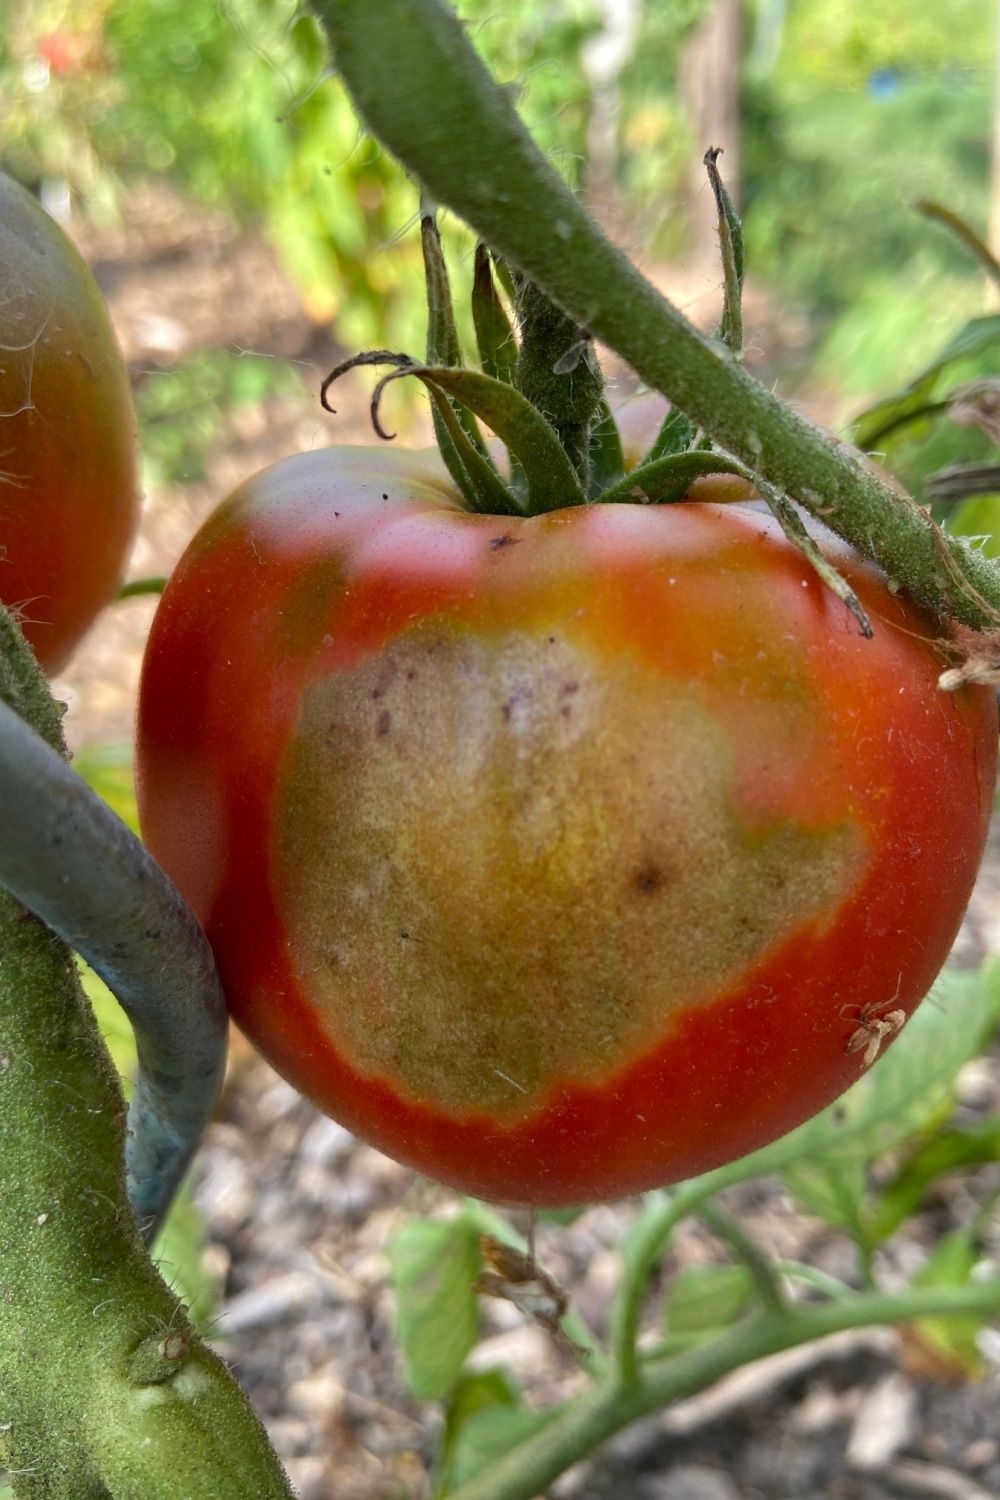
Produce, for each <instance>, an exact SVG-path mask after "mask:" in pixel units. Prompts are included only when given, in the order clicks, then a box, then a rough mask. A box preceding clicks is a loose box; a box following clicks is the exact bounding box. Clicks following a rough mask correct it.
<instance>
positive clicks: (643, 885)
mask: <svg viewBox="0 0 1000 1500" xmlns="http://www.w3.org/2000/svg"><path fill="white" fill-rule="evenodd" d="M666 883H667V877H666V875H665V874H664V872H663V870H661V869H660V867H659V865H654V864H645V865H640V866H639V868H638V870H636V872H635V874H634V875H633V876H632V889H633V890H635V891H638V892H639V894H640V895H642V896H655V895H656V893H657V891H662V889H663V887H664V886H665V885H666Z"/></svg>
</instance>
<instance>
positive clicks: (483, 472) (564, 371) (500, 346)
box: [320, 190, 733, 516]
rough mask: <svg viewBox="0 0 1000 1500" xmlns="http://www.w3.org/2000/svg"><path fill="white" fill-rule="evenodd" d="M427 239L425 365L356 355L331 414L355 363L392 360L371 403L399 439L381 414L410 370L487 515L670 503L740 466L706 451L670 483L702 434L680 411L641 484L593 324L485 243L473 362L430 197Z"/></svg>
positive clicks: (462, 479) (451, 458)
mask: <svg viewBox="0 0 1000 1500" xmlns="http://www.w3.org/2000/svg"><path fill="white" fill-rule="evenodd" d="M723 191H724V190H723ZM725 201H726V203H727V204H728V199H726V200H725ZM730 212H731V208H730ZM420 236H421V247H422V250H423V260H424V279H425V291H426V297H427V348H426V355H425V358H424V360H423V361H418V360H416V359H414V358H413V357H412V356H410V355H408V354H403V353H397V352H395V351H393V350H390V349H372V350H366V351H365V352H364V353H361V354H357V355H355V356H353V358H351V359H348V360H345V361H344V362H343V363H342V364H340V365H338V366H337V368H336V369H335V370H333V371H331V373H330V374H329V375H328V376H327V378H326V379H325V381H324V382H323V386H322V390H321V393H320V399H321V402H322V405H323V407H324V409H325V410H327V411H330V412H332V411H333V410H334V408H333V407H332V406H331V405H330V403H329V401H328V392H329V390H330V387H331V386H332V385H333V384H334V382H335V381H336V380H338V379H339V378H340V376H341V375H343V374H344V373H345V372H346V371H347V370H349V369H353V368H355V367H357V366H359V365H381V364H387V365H391V366H392V369H391V370H390V371H389V373H388V374H387V375H383V376H382V377H381V378H380V379H379V381H378V383H377V385H376V386H375V390H374V393H373V396H372V402H371V417H372V425H373V427H374V429H375V431H376V432H377V433H378V435H379V437H381V438H383V439H385V440H386V441H391V440H392V438H393V437H394V436H395V434H394V433H390V432H387V431H386V430H385V428H384V426H383V424H382V421H381V417H380V408H381V402H382V397H383V395H384V393H385V389H386V387H387V386H388V385H390V384H391V383H392V382H393V381H395V380H399V379H402V378H404V377H406V376H413V377H414V378H416V379H418V380H420V381H421V382H422V383H423V384H424V386H425V387H426V389H427V392H428V394H429V396H430V398H431V410H432V416H433V420H434V431H435V436H436V438H437V443H438V448H439V449H440V452H441V457H442V460H443V461H444V464H445V467H446V468H447V469H448V472H449V473H450V475H451V477H452V479H453V480H454V482H455V484H456V486H457V487H458V489H459V490H460V492H461V494H462V495H463V497H464V499H465V501H466V504H467V505H468V507H469V509H470V510H472V511H476V512H480V513H483V514H493V515H512V516H530V515H539V514H541V513H542V512H544V511H550V510H561V509H564V508H565V507H567V506H570V505H583V504H587V503H591V502H593V501H596V500H612V501H622V500H634V499H639V500H641V501H643V502H649V503H655V504H659V503H662V502H664V501H667V500H678V499H682V498H683V497H684V494H685V492H686V488H687V483H688V481H689V480H690V479H691V478H693V477H695V476H697V475H701V474H707V473H713V472H723V473H728V472H733V471H732V470H731V462H732V461H731V460H730V459H728V458H727V457H726V455H723V454H719V455H717V456H716V457H713V455H712V454H711V453H709V452H705V451H698V452H697V453H696V454H695V456H694V457H693V459H692V461H691V462H690V463H685V462H683V461H682V462H680V463H679V465H678V468H677V473H676V476H675V477H673V479H672V482H669V483H667V482H664V472H663V468H662V460H663V459H665V458H671V457H677V458H678V459H679V460H683V459H684V458H685V456H686V455H688V454H689V453H690V452H692V451H693V450H694V449H695V445H696V444H697V442H698V438H699V433H698V429H697V428H696V427H695V424H694V423H693V422H692V421H691V420H690V419H689V418H688V417H687V416H686V415H685V414H684V413H683V412H681V411H677V410H672V411H671V412H670V413H669V415H668V417H667V419H666V421H665V423H664V426H663V430H662V431H661V433H660V434H659V436H658V437H657V439H656V442H655V443H654V445H653V447H652V449H651V450H650V452H649V454H648V455H647V458H646V460H644V462H643V464H642V465H640V466H639V468H638V469H637V470H636V474H637V476H638V479H637V482H636V483H635V484H631V485H630V484H629V483H628V482H627V480H626V474H625V462H624V458H623V456H622V442H621V436H620V434H619V432H618V426H617V423H616V422H615V419H614V415H613V413H612V411H611V408H610V406H609V405H608V402H607V400H606V398H605V395H604V376H603V373H602V371H601V367H600V364H599V363H598V360H597V355H596V353H595V350H594V346H593V340H592V338H591V335H590V333H589V331H588V330H587V329H585V328H582V327H581V326H580V325H579V324H578V323H575V322H574V321H573V319H572V318H570V317H568V316H567V315H566V314H565V313H564V312H563V311H562V310H561V308H559V307H558V306H557V305H556V303H555V302H553V300H552V299H551V298H550V297H549V296H548V295H547V294H546V293H545V292H543V291H542V289H541V288H540V287H539V286H537V285H536V284H535V283H534V282H533V281H531V280H529V278H528V277H526V276H524V275H522V274H521V273H520V272H519V271H517V270H514V269H512V268H511V267H510V266H508V265H507V264H506V262H504V261H503V260H501V259H500V258H498V257H497V256H495V255H494V254H493V253H492V252H491V251H490V250H489V248H488V247H487V246H486V245H485V244H483V243H482V242H480V243H479V244H477V246H476V251H475V261H474V271H473V285H472V323H473V327H474V330H475V337H476V359H475V361H474V363H473V365H472V366H471V367H470V365H468V364H466V363H465V361H464V360H463V356H462V348H461V343H460V339H459V333H458V325H457V323H456V319H455V311H454V306H453V303H452V294H451V282H450V278H449V275H448V268H447V264H446V261H445V256H444V250H443V247H442V244H441V236H440V234H439V232H438V227H437V219H436V215H435V213H434V212H433V210H432V209H431V207H430V206H429V205H428V204H427V203H426V202H424V201H423V200H422V202H421V221H420ZM727 309H728V303H727ZM726 322H727V326H728V322H729V316H728V311H727V318H726ZM476 364H478V368H475V365H476ZM480 422H482V423H485V424H486V426H487V427H488V428H489V429H490V430H491V431H492V432H494V433H495V434H496V435H497V437H498V438H499V439H500V441H501V442H502V443H503V445H504V446H505V448H506V449H507V461H506V463H501V462H500V461H499V455H498V454H497V451H496V449H495V448H494V449H492V450H491V448H490V447H489V446H488V445H487V443H486V441H485V440H484V437H483V433H482V431H481V429H480V425H479V424H480ZM699 446H700V448H701V449H703V448H704V443H703V442H702V443H701V444H700V445H699ZM651 464H652V465H653V468H650V469H649V473H648V475H646V470H647V468H649V465H651ZM643 475H646V479H648V482H645V481H644V479H643Z"/></svg>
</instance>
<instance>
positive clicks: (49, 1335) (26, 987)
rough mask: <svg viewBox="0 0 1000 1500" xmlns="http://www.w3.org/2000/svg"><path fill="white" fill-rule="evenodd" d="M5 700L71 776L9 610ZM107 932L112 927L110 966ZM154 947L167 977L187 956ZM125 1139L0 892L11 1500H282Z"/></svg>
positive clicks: (0, 1342) (72, 1004)
mask: <svg viewBox="0 0 1000 1500" xmlns="http://www.w3.org/2000/svg"><path fill="white" fill-rule="evenodd" d="M0 696H2V698H3V699H4V701H5V703H6V705H8V707H9V708H10V709H12V710H14V711H16V712H17V713H18V714H22V715H24V716H25V718H27V719H28V720H30V721H31V723H32V724H33V725H34V726H35V729H37V731H38V732H39V734H40V735H41V739H38V744H39V745H40V746H41V748H42V749H43V750H47V751H48V753H49V755H50V756H51V757H52V758H53V759H54V760H55V762H56V764H57V765H58V766H59V767H61V768H63V769H67V768H65V767H64V764H63V762H62V761H61V760H60V759H59V755H58V753H57V752H58V751H61V750H62V735H61V729H60V722H59V712H58V710H57V708H56V705H55V703H54V702H53V700H52V698H51V696H50V694H49V692H48V688H47V685H46V683H45V680H44V678H43V677H42V674H41V672H40V671H39V669H38V666H37V664H36V663H35V661H34V658H33V657H32V655H31V652H30V650H29V649H28V647H27V645H26V643H25V642H24V639H23V637H22V636H21V635H20V632H19V631H16V630H14V629H13V627H12V626H11V622H10V617H9V615H7V614H6V612H5V611H0ZM26 732H30V731H26ZM34 738H37V736H34ZM67 774H71V773H68V770H67ZM3 805H4V810H5V811H4V821H3V825H2V827H0V845H2V848H3V857H4V858H5V859H7V858H10V857H12V856H11V844H10V828H11V818H12V817H13V816H14V815H15V814H16V813H18V812H19V809H18V808H17V807H16V806H15V805H14V803H13V802H12V800H11V797H10V796H9V795H7V794H5V795H4V797H3ZM56 805H57V804H56V803H53V802H52V800H51V799H50V790H49V789H48V788H47V787H46V786H45V785H44V784H43V785H39V786H35V787H34V789H33V791H32V795H31V798H30V800H29V802H28V809H29V812H30V813H31V814H32V815H33V817H35V818H37V820H38V823H39V825H40V826H41V827H46V826H48V827H49V828H50V831H54V829H53V826H52V825H51V824H48V823H47V820H48V818H49V817H50V816H51V815H52V814H53V809H54V807H55V806H56ZM134 877H135V879H134V890H133V894H134V895H135V896H136V899H137V900H138V901H139V902H140V903H141V901H142V899H143V893H142V888H143V886H144V884H146V883H147V882H148V878H149V872H148V870H147V869H146V868H145V867H144V866H143V865H142V864H141V863H138V862H137V864H136V866H135V870H134ZM120 915H122V917H123V920H124V914H120ZM116 936H117V927H116V924H115V921H114V914H109V926H108V929H107V932H106V933H105V937H104V946H105V949H106V951H107V952H109V953H111V952H113V950H114V947H115V942H116ZM157 951H158V952H159V962H160V964H161V965H166V966H167V967H171V966H172V967H173V968H175V969H176V978H177V979H178V980H180V979H181V978H182V971H183V966H184V964H185V962H186V961H187V958H186V956H185V954H184V953H183V951H182V952H181V953H180V954H179V955H171V954H169V953H166V952H164V951H163V950H162V949H160V950H157ZM172 958H173V963H172ZM125 1136H126V1126H125V1101H124V1099H123V1097H122V1093H121V1086H120V1084H119V1081H118V1076H117V1074H116V1073H115V1070H114V1067H113V1065H112V1063H111V1060H110V1058H109V1057H108V1054H107V1050H106V1049H105V1047H104V1045H103V1043H102V1041H101V1038H100V1035H99V1033H98V1031H97V1027H96V1024H95V1022H94V1018H93V1015H92V1013H91V1010H90V1007H89V1004H88V1002H87V999H86V997H85V995H84V993H83V989H82V987H81V985H80V980H79V975H78V973H77V969H76V965H75V963H74V960H73V957H72V954H71V953H70V951H69V949H68V948H67V947H66V946H65V945H64V944H63V943H62V942H61V941H60V940H59V939H58V938H56V937H54V936H53V934H52V932H51V931H50V930H49V929H48V928H47V927H45V926H43V925H42V923H41V922H40V921H39V920H38V919H37V918H35V917H34V916H32V915H31V914H30V913H29V912H28V911H27V910H26V909H25V908H24V906H22V905H21V904H20V902H19V901H17V900H16V899H15V897H14V896H13V895H11V894H10V893H9V892H8V891H6V890H2V889H0V1141H2V1146H3V1149H2V1151H0V1247H2V1254H0V1266H2V1280H3V1298H2V1301H0V1308H2V1311H0V1421H2V1446H3V1454H4V1459H5V1461H6V1464H7V1467H8V1470H9V1472H10V1475H11V1479H12V1483H13V1488H14V1494H15V1495H16V1496H17V1500H137V1497H139V1496H142V1500H291V1495H292V1491H291V1489H290V1488H289V1485H288V1482H287V1480H286V1478H285V1476H284V1475H283V1474H282V1471H281V1468H280V1466H279V1464H278V1461H277V1459H276V1457H275V1455H274V1453H273V1451H272V1449H271V1447H270V1445H269V1444H268V1442H267V1438H266V1437H265V1435H264V1432H263V1429H262V1428H261V1426H260V1423H259V1422H258V1420H257V1418H256V1417H255V1416H254V1414H253V1412H252V1410H251V1408H250V1406H249V1404H248V1403H247V1401H246V1398H245V1397H244V1396H243V1394H242V1392H241V1391H240V1389H239V1387H238V1386H237V1384H236V1382H235V1381H234V1380H233V1378H232V1376H231V1375H230V1373H229V1371H228V1370H227V1369H226V1367H225V1365H224V1364H223V1363H222V1362H221V1361H220V1360H219V1359H217V1358H216V1356H215V1355H213V1354H212V1353H211V1352H210V1351H209V1350H208V1349H206V1348H205V1346H204V1345H203V1344H202V1343H201V1342H200V1340H199V1339H198V1338H197V1336H196V1335H195V1334H194V1332H193V1331H192V1329H191V1328H190V1326H189V1324H188V1321H187V1318H186V1315H185V1312H184V1309H183V1307H182V1306H181V1305H180V1303H179V1302H178V1300H177V1298H176V1296H174V1294H173V1293H172V1292H171V1291H170V1290H169V1288H168V1287H167V1286H166V1285H165V1284H164V1282H163V1280H162V1279H161V1277H160V1276H159V1273H158V1272H157V1271H156V1270H155V1268H154V1266H153V1264H152V1262H151V1261H150V1259H149V1256H148V1255H147V1253H146V1251H145V1249H144V1247H143V1245H142V1242H141V1240H140V1238H139V1233H138V1229H137V1226H136V1220H135V1215H134V1213H133V1210H132V1206H131V1204H130V1202H129V1198H128V1195H127V1192H126V1182H125V1169H124V1154H125Z"/></svg>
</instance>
